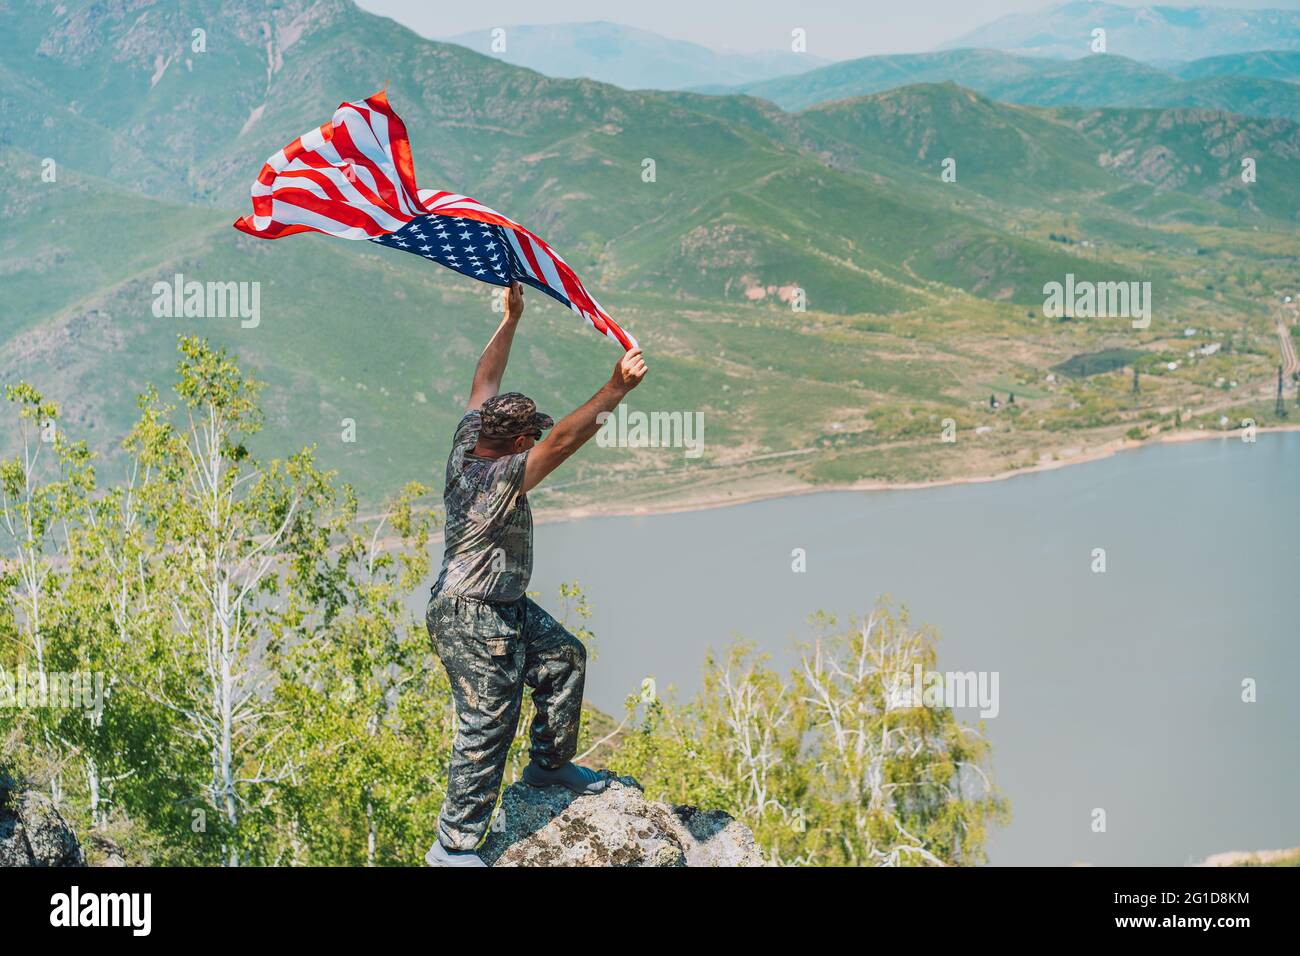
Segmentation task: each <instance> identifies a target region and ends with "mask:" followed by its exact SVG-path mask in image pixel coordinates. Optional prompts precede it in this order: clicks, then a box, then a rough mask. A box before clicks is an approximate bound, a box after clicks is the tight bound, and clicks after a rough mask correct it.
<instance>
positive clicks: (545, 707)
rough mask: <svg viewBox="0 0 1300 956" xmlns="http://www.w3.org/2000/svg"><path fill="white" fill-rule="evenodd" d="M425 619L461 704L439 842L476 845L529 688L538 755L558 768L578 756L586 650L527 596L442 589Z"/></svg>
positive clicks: (450, 845)
mask: <svg viewBox="0 0 1300 956" xmlns="http://www.w3.org/2000/svg"><path fill="white" fill-rule="evenodd" d="M425 621H426V623H427V624H428V627H429V636H430V637H431V638H432V639H433V646H434V650H435V651H436V652H437V654H438V657H439V658H440V659H441V660H442V666H443V667H444V668H446V671H447V677H448V678H449V679H450V681H451V692H452V697H453V698H454V700H455V704H456V737H455V739H454V740H453V741H452V747H451V767H450V770H449V773H448V781H447V798H446V800H445V802H444V803H443V806H442V813H441V815H440V816H439V818H438V839H439V840H440V841H441V842H442V845H443V846H445V847H447V848H448V849H451V850H472V849H474V848H475V847H476V846H477V845H478V843H479V841H480V840H481V839H482V838H483V835H484V834H485V833H486V832H487V828H488V823H489V822H490V819H491V815H492V808H493V807H494V806H495V805H496V800H497V793H498V792H499V790H500V789H501V778H502V776H503V775H504V773H505V765H506V757H507V755H508V753H509V750H510V743H511V741H512V740H513V739H514V736H515V729H516V728H517V727H518V725H519V711H520V707H521V705H522V703H523V695H524V687H525V686H528V687H530V688H532V692H533V706H534V708H535V710H536V716H535V717H534V718H533V723H532V727H531V728H529V732H530V738H531V747H530V749H529V755H530V756H531V757H532V759H533V760H535V761H536V762H537V763H538V764H540V765H542V766H544V767H550V768H554V767H558V766H560V765H561V764H563V763H565V762H566V761H568V760H572V759H573V756H574V754H576V753H577V751H578V724H579V721H580V719H581V716H582V687H583V683H584V681H585V679H586V671H587V650H586V648H585V647H583V645H582V642H581V641H579V640H578V639H577V638H576V637H574V636H573V635H572V634H570V633H569V632H568V631H567V630H566V629H565V628H564V625H562V624H561V623H560V622H559V621H557V620H555V618H553V617H551V615H549V614H547V613H546V612H545V611H544V610H542V608H541V607H540V606H538V604H537V602H535V601H534V600H533V599H532V598H528V597H524V598H520V599H519V600H518V601H515V602H513V603H511V604H490V603H487V602H484V601H476V600H473V599H471V598H464V597H457V596H454V595H443V594H438V593H435V594H433V595H432V596H431V597H430V599H429V607H428V613H427V615H426V617H425Z"/></svg>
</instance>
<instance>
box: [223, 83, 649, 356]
mask: <svg viewBox="0 0 1300 956" xmlns="http://www.w3.org/2000/svg"><path fill="white" fill-rule="evenodd" d="M235 228H236V229H238V230H240V231H241V232H246V233H248V234H249V235H250V236H257V237H259V238H261V239H279V238H280V237H281V236H289V235H293V234H294V233H297V232H323V233H325V234H327V235H331V236H338V237H340V238H342V239H368V240H370V241H371V242H377V243H379V244H381V245H385V246H389V247H391V248H394V249H403V250H405V251H407V252H410V253H413V254H414V255H417V256H421V257H422V258H425V259H429V260H431V261H433V262H436V263H438V264H439V265H443V266H446V267H447V268H449V269H454V270H455V271H457V272H459V273H461V274H462V275H467V276H469V277H470V278H472V279H478V280H479V281H481V282H489V283H491V284H492V285H501V286H505V285H509V284H510V283H511V282H512V281H514V280H518V281H519V282H522V283H525V284H526V285H530V286H532V287H533V288H535V289H540V290H541V291H542V292H545V293H546V294H547V295H549V296H552V297H553V298H555V299H558V300H559V301H560V302H563V303H564V304H565V305H567V306H568V307H569V308H571V309H572V310H573V311H574V312H577V313H578V314H579V315H580V316H582V317H583V318H584V319H586V320H587V321H588V322H590V323H591V324H592V326H593V327H594V328H595V329H596V331H597V332H601V333H603V334H605V335H607V336H609V337H610V338H611V339H613V340H614V341H616V342H618V343H619V344H620V345H622V346H623V348H625V349H630V348H634V347H635V346H636V340H635V339H634V338H632V337H631V336H630V335H628V334H627V333H626V332H624V331H623V330H622V329H621V328H619V326H618V323H617V322H615V321H614V320H613V319H612V318H610V316H609V313H607V312H606V311H605V310H604V309H602V308H601V307H600V303H598V302H597V301H596V300H595V299H594V298H592V297H591V294H590V293H589V292H587V290H586V288H585V287H584V286H583V284H582V282H581V281H580V280H579V279H578V276H577V275H576V274H575V273H574V271H573V270H572V269H571V268H569V265H568V263H566V262H565V261H564V260H563V259H561V258H560V254H559V253H558V252H556V251H555V250H554V249H552V248H551V247H550V246H549V245H547V244H546V243H545V242H543V241H542V240H541V239H540V238H538V237H537V236H536V235H535V234H533V233H531V232H529V231H528V230H527V229H525V228H524V227H523V226H521V225H519V223H517V222H515V221H514V220H512V219H510V218H509V217H507V216H503V215H502V214H501V213H499V212H497V211H496V210H494V209H489V208H488V207H487V206H484V205H483V204H482V203H479V202H476V201H475V200H473V199H470V198H469V197H468V196H460V195H457V194H456V193H450V192H445V191H442V190H433V189H420V188H419V187H417V186H416V184H415V165H414V163H413V162H412V161H411V144H410V141H409V140H408V139H407V136H406V126H405V125H404V124H403V123H402V120H401V118H400V117H399V116H398V115H397V114H396V113H395V112H393V109H392V107H390V106H389V105H388V96H387V94H386V93H384V92H382V91H381V92H379V93H376V94H375V95H374V96H371V97H369V98H368V99H366V100H365V101H363V102H361V103H343V104H341V105H340V106H339V108H338V109H337V110H335V111H334V118H333V119H332V120H331V121H330V122H329V123H326V124H325V125H323V126H321V127H319V128H318V129H314V130H311V131H310V132H308V133H303V134H302V135H301V136H299V137H298V138H297V139H295V140H294V141H293V142H292V143H290V144H289V145H288V146H286V147H285V148H284V149H282V150H280V151H279V152H277V153H276V154H275V155H274V156H272V157H270V158H269V159H268V160H267V161H266V163H265V164H264V165H263V166H262V171H261V173H260V174H259V175H258V177H257V181H256V182H254V183H253V214H252V215H251V216H244V217H242V218H240V219H239V220H237V221H236V222H235Z"/></svg>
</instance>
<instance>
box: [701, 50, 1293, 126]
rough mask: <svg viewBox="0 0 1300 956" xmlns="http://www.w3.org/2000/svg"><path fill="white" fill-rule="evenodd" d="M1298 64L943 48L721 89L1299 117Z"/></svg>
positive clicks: (778, 95)
mask: <svg viewBox="0 0 1300 956" xmlns="http://www.w3.org/2000/svg"><path fill="white" fill-rule="evenodd" d="M1297 67H1300V53H1294V54H1292V53H1269V54H1244V55H1234V56H1227V57H1214V58H1212V59H1208V60H1197V61H1194V62H1192V63H1186V64H1183V65H1182V66H1181V67H1179V68H1178V72H1177V75H1175V74H1174V73H1172V72H1166V71H1164V70H1159V69H1156V68H1155V67H1153V66H1147V65H1145V64H1142V63H1139V62H1137V61H1136V60H1131V59H1129V58H1127V57H1123V56H1119V55H1118V54H1115V53H1105V54H1102V53H1098V54H1094V55H1092V56H1088V57H1084V58H1083V59H1078V60H1053V59H1047V58H1045V57H1029V56H1021V55H1017V54H1014V53H1003V52H1001V51H998V50H946V51H943V52H939V53H916V54H907V55H903V56H869V57H863V58H862V59H860V60H847V61H845V62H843V63H833V64H831V65H830V66H825V67H822V68H821V69H817V70H812V71H810V72H808V73H803V74H801V75H799V76H786V77H780V78H778V79H775V80H767V81H765V82H762V83H747V84H744V85H741V86H738V87H730V88H727V89H726V90H725V92H728V93H747V94H749V95H751V96H759V97H762V98H763V99H768V100H771V101H772V102H774V103H776V104H777V105H778V106H780V107H782V108H783V109H787V110H800V109H805V108H807V107H809V106H814V105H816V104H818V103H827V102H833V101H835V100H842V99H850V98H852V97H856V96H865V95H868V94H871V93H879V92H883V91H885V90H891V89H896V88H898V87H900V86H906V85H908V84H911V83H945V82H952V83H957V84H958V85H960V86H964V87H966V88H967V89H972V90H975V91H976V92H978V93H981V94H983V95H984V96H988V97H991V98H992V99H995V100H1001V101H1002V102H1005V103H1022V104H1025V105H1028V106H1086V107H1097V106H1150V107H1190V108H1201V109H1215V110H1223V111H1225V112H1229V113H1240V114H1242V115H1243V116H1260V117H1278V118H1281V119H1290V120H1297V121H1300V84H1297V83H1292V82H1288V81H1287V79H1286V77H1287V76H1288V75H1289V73H1288V71H1290V70H1292V69H1295V68H1297ZM1271 77H1277V78H1271ZM702 92H703V91H702ZM708 92H723V91H721V90H716V88H714V89H709V90H708Z"/></svg>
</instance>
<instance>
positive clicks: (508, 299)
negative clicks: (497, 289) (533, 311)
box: [502, 282, 524, 322]
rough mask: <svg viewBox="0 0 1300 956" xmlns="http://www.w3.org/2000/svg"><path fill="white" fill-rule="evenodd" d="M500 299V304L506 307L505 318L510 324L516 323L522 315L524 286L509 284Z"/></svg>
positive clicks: (519, 283) (521, 284)
mask: <svg viewBox="0 0 1300 956" xmlns="http://www.w3.org/2000/svg"><path fill="white" fill-rule="evenodd" d="M502 299H503V302H502V304H503V305H504V306H505V307H506V318H507V319H509V320H510V321H511V322H518V321H519V320H520V319H521V318H522V317H523V314H524V284H523V283H522V282H512V283H510V284H509V285H508V286H506V291H505V292H504V293H502Z"/></svg>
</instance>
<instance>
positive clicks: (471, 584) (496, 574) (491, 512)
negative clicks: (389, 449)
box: [433, 411, 533, 601]
mask: <svg viewBox="0 0 1300 956" xmlns="http://www.w3.org/2000/svg"><path fill="white" fill-rule="evenodd" d="M479 420H480V415H479V413H478V412H477V411H472V412H467V413H466V414H465V417H464V418H462V419H461V420H460V424H459V425H457V426H456V434H455V437H453V438H452V443H451V457H449V458H448V459H447V483H446V486H445V490H444V491H443V493H442V501H443V505H444V506H445V507H446V511H447V523H446V528H445V541H446V546H445V548H444V550H443V557H442V572H441V573H440V574H439V575H438V581H437V583H436V584H434V586H433V590H434V591H435V592H438V591H441V592H442V593H444V594H455V595H460V596H462V597H470V598H477V599H478V600H480V601H515V600H518V599H519V598H521V597H523V594H524V589H525V588H527V587H528V579H529V578H530V577H531V576H532V573H533V513H532V510H531V509H530V508H529V507H528V497H527V495H525V494H524V493H523V490H522V489H523V486H524V464H525V462H526V461H527V458H528V452H523V453H521V454H518V455H506V456H505V457H502V458H481V457H479V456H478V455H475V454H472V451H473V448H474V445H475V444H476V443H477V442H478V433H479Z"/></svg>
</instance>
